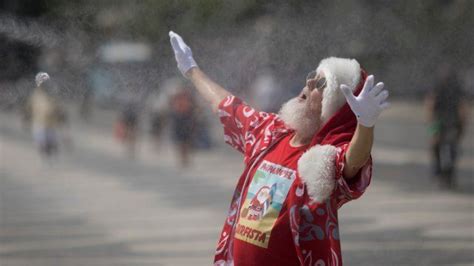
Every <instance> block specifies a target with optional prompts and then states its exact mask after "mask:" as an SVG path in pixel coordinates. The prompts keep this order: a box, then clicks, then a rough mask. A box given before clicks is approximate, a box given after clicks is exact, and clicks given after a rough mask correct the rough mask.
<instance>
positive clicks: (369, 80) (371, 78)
mask: <svg viewBox="0 0 474 266" xmlns="http://www.w3.org/2000/svg"><path fill="white" fill-rule="evenodd" d="M373 87H374V75H370V76H368V77H367V79H366V80H365V83H364V88H362V92H361V94H364V95H365V94H367V93H369V92H370V91H371V90H372V88H373Z"/></svg>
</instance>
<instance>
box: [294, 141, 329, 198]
mask: <svg viewBox="0 0 474 266" xmlns="http://www.w3.org/2000/svg"><path fill="white" fill-rule="evenodd" d="M336 152H337V148H336V147H334V146H332V145H322V146H321V145H316V146H314V147H312V148H310V149H309V150H308V151H306V152H305V153H304V154H303V155H302V156H301V158H300V159H299V160H298V173H299V176H300V178H301V179H302V180H303V182H304V183H305V186H306V189H307V191H308V195H309V196H310V198H311V200H314V201H316V202H323V201H325V200H326V199H327V198H328V197H329V196H330V195H331V193H332V191H333V190H334V186H335V183H336V178H335V163H334V161H335V160H336Z"/></svg>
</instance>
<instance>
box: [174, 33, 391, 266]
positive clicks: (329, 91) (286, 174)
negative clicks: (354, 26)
mask: <svg viewBox="0 0 474 266" xmlns="http://www.w3.org/2000/svg"><path fill="white" fill-rule="evenodd" d="M169 35H170V40H171V45H172V48H173V51H174V53H175V58H176V61H177V63H178V68H179V70H180V71H181V73H182V74H183V75H184V76H185V77H187V78H188V79H190V80H191V81H192V83H193V84H194V86H195V87H196V89H197V90H198V91H199V93H200V94H201V95H202V96H203V97H204V98H205V99H206V100H207V101H208V102H209V104H210V105H211V107H212V109H213V111H214V112H215V113H217V114H218V115H219V118H220V121H221V122H222V125H223V127H224V134H225V136H224V138H225V141H226V142H227V143H228V144H230V145H231V146H232V147H234V148H235V149H237V150H238V151H240V152H241V153H242V154H243V155H244V162H245V169H244V171H243V173H242V175H241V176H240V178H239V180H238V183H237V186H236V188H235V192H234V196H233V198H232V202H231V204H230V208H229V214H228V217H227V219H226V221H225V223H224V227H223V229H222V232H221V234H220V239H219V241H218V244H217V248H216V254H215V259H214V264H215V265H342V256H341V246H340V241H339V230H338V218H337V210H338V209H339V208H340V207H341V206H342V205H343V204H344V203H346V202H348V201H350V200H352V199H356V198H358V197H360V196H361V195H362V194H363V193H364V191H365V189H366V188H367V186H368V185H369V183H370V178H371V174H372V160H371V157H370V151H371V148H372V143H373V134H374V125H375V122H376V120H377V117H378V116H379V115H380V113H381V112H382V111H383V110H384V109H386V108H387V107H388V106H389V103H388V102H387V98H388V92H387V90H384V84H383V83H382V82H379V83H377V84H375V85H374V77H373V76H367V74H366V73H365V71H364V70H362V68H361V67H360V65H359V63H358V62H357V61H356V60H354V59H343V58H334V57H331V58H327V59H324V60H322V61H321V62H320V64H319V66H318V67H317V68H316V69H315V70H314V71H312V72H311V73H310V74H309V75H308V77H307V80H306V86H305V87H304V88H303V89H302V90H301V92H300V94H299V95H298V96H297V97H295V98H293V99H291V100H289V101H288V102H287V103H285V104H284V105H283V106H282V108H281V110H280V112H279V114H273V113H266V112H260V111H258V110H255V109H253V108H252V107H250V106H248V105H247V104H246V103H245V102H243V101H242V100H240V99H239V98H237V97H235V96H234V95H232V94H231V93H229V92H228V91H227V90H225V89H224V88H222V87H221V86H220V85H218V84H216V83H215V82H214V81H212V80H211V79H210V78H209V77H208V76H207V75H206V74H205V73H204V72H203V71H201V69H200V68H199V67H198V66H197V64H196V62H195V61H194V59H193V56H192V52H191V49H190V48H189V47H188V46H187V45H186V44H185V42H184V41H183V39H182V38H181V37H180V36H179V35H178V34H176V33H174V32H170V33H169ZM262 187H271V188H273V189H272V195H271V201H267V206H265V211H264V212H262V214H261V215H259V216H257V218H256V217H255V216H252V215H249V213H250V214H252V211H253V210H252V208H255V206H253V205H255V203H254V201H255V200H254V199H255V197H257V198H258V197H259V193H261V191H262V190H261V188H262Z"/></svg>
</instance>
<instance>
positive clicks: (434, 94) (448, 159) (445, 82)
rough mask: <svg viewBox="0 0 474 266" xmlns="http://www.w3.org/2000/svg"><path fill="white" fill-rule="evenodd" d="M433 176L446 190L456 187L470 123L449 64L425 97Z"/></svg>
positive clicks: (445, 65)
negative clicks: (462, 142)
mask: <svg viewBox="0 0 474 266" xmlns="http://www.w3.org/2000/svg"><path fill="white" fill-rule="evenodd" d="M425 108H426V111H427V117H428V123H429V134H430V153H431V160H432V165H433V166H432V167H433V176H434V177H435V178H436V179H437V180H438V182H440V185H441V186H442V187H444V188H453V187H455V181H456V180H455V174H456V162H457V159H458V146H459V141H460V140H461V138H462V136H463V132H464V128H465V125H466V121H467V115H468V110H467V103H466V101H465V94H464V92H463V89H462V87H461V83H460V82H459V80H458V77H457V74H456V72H455V71H454V70H453V68H452V66H451V65H449V64H448V63H443V64H441V65H440V66H439V69H438V81H437V83H436V84H435V86H434V87H433V88H432V89H431V91H430V92H429V93H428V94H427V96H426V98H425Z"/></svg>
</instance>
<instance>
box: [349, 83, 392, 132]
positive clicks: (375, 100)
mask: <svg viewBox="0 0 474 266" xmlns="http://www.w3.org/2000/svg"><path fill="white" fill-rule="evenodd" d="M383 87H384V84H383V82H379V83H377V85H375V86H374V76H373V75H370V76H368V77H367V79H366V80H365V84H364V88H363V89H362V91H361V92H360V94H359V96H357V97H356V96H354V94H352V90H351V89H350V88H349V87H348V86H347V85H344V84H342V85H341V91H342V93H343V94H344V96H345V97H346V100H347V103H348V104H349V106H350V107H351V109H352V111H353V112H354V114H355V115H356V117H357V121H358V122H359V124H361V125H363V126H365V127H373V126H374V125H375V122H376V121H377V118H378V117H379V115H380V113H382V111H383V110H385V109H387V108H388V107H389V106H390V103H389V102H387V101H386V100H387V98H388V91H387V90H384V89H383Z"/></svg>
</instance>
